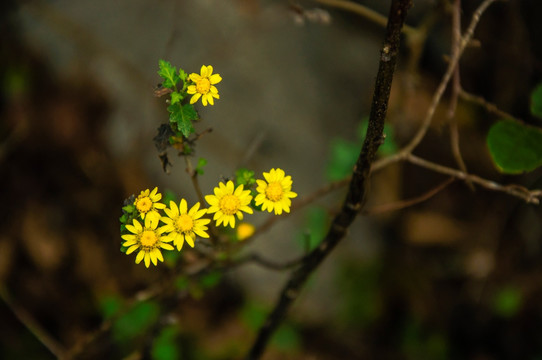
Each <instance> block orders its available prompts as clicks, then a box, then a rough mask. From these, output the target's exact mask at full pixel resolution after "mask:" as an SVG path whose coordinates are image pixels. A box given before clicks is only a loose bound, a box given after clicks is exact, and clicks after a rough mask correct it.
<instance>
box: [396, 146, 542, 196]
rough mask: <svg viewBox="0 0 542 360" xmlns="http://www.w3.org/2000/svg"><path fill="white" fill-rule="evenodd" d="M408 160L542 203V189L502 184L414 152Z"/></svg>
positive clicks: (489, 187)
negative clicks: (422, 156) (430, 159)
mask: <svg viewBox="0 0 542 360" xmlns="http://www.w3.org/2000/svg"><path fill="white" fill-rule="evenodd" d="M406 160H407V161H408V162H410V163H412V164H415V165H418V166H421V167H424V168H426V169H429V170H432V171H435V172H438V173H441V174H445V175H449V176H453V177H454V178H456V179H459V180H463V181H470V182H472V183H474V184H477V185H480V186H482V187H483V188H485V189H488V190H493V191H500V192H504V193H507V194H509V195H513V196H517V197H519V198H521V199H523V200H525V202H527V203H530V204H535V205H538V204H540V199H541V198H542V190H529V189H527V188H524V187H523V186H520V185H501V184H499V183H496V182H494V181H490V180H486V179H484V178H481V177H480V176H477V175H472V174H468V173H465V172H463V171H461V170H458V169H453V168H450V167H446V166H443V165H440V164H437V163H434V162H431V161H428V160H425V159H422V158H420V157H417V156H416V155H412V154H408V155H407V157H406Z"/></svg>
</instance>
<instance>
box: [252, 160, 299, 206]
mask: <svg viewBox="0 0 542 360" xmlns="http://www.w3.org/2000/svg"><path fill="white" fill-rule="evenodd" d="M284 175H285V174H284V170H282V169H271V170H270V171H269V172H268V173H265V172H264V173H263V176H264V178H265V181H264V180H256V183H257V184H258V187H257V188H256V191H257V192H259V194H258V195H256V198H255V199H254V200H255V202H256V205H257V206H259V205H262V204H263V206H262V210H264V211H265V210H267V211H269V212H272V211H273V210H274V211H275V215H280V214H282V211H284V212H287V213H289V212H290V206H291V205H292V201H291V200H290V199H291V198H295V197H296V196H297V194H296V193H295V192H292V177H291V176H289V175H288V176H284Z"/></svg>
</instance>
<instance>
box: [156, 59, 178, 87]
mask: <svg viewBox="0 0 542 360" xmlns="http://www.w3.org/2000/svg"><path fill="white" fill-rule="evenodd" d="M158 66H159V68H160V70H158V75H160V77H161V78H162V79H164V81H163V82H162V86H163V87H166V88H169V89H174V88H175V86H176V85H177V83H178V82H179V79H180V77H179V75H177V69H175V67H174V66H172V65H171V64H170V63H169V62H167V61H164V60H160V61H159V62H158Z"/></svg>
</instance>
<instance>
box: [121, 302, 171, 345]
mask: <svg viewBox="0 0 542 360" xmlns="http://www.w3.org/2000/svg"><path fill="white" fill-rule="evenodd" d="M159 314H160V307H159V306H158V304H157V303H155V302H151V301H148V302H141V303H139V304H137V305H136V306H134V307H133V308H132V309H131V310H130V311H129V312H127V313H126V314H124V315H123V316H121V317H120V318H118V319H117V321H115V322H114V323H113V326H112V332H113V336H114V337H115V339H116V340H117V341H119V342H125V341H130V340H133V339H134V338H136V337H138V336H140V335H144V334H145V332H146V331H147V330H148V329H149V328H150V327H151V326H152V325H153V324H154V323H155V322H156V320H157V319H158V316H159Z"/></svg>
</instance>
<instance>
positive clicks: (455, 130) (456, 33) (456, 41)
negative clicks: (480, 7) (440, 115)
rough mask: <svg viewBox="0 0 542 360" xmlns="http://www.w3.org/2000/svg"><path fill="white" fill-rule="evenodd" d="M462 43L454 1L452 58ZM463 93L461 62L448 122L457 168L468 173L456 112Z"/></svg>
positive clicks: (458, 1) (457, 4)
mask: <svg viewBox="0 0 542 360" xmlns="http://www.w3.org/2000/svg"><path fill="white" fill-rule="evenodd" d="M460 43H461V0H454V3H453V11H452V57H453V56H455V54H456V53H457V52H458V51H459V46H460ZM460 91H461V77H460V75H459V61H458V62H457V65H456V67H455V69H454V73H453V79H452V93H451V95H450V105H449V108H448V121H449V124H450V143H451V147H452V155H453V157H454V159H455V162H456V163H457V166H458V167H459V168H460V169H461V170H462V171H463V172H465V173H466V172H467V166H466V165H465V161H464V160H463V156H462V155H461V150H460V148H459V126H458V124H457V118H456V116H455V112H456V109H457V100H458V98H459V92H460ZM467 185H468V186H469V188H470V189H471V190H472V191H474V185H472V183H470V182H468V183H467Z"/></svg>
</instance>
